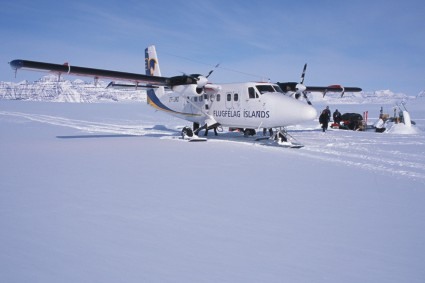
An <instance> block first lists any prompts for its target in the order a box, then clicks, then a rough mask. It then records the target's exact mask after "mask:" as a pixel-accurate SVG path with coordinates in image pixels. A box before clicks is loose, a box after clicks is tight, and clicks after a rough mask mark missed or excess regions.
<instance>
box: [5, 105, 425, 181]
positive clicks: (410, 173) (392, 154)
mask: <svg viewBox="0 0 425 283" xmlns="http://www.w3.org/2000/svg"><path fill="white" fill-rule="evenodd" d="M0 115H3V116H10V117H18V118H24V119H27V120H30V121H35V122H40V123H47V124H51V125H55V126H64V127H70V128H74V129H77V130H80V131H83V132H87V133H109V134H117V135H134V136H157V137H161V138H166V139H168V138H171V139H177V138H178V137H179V136H180V132H179V131H178V130H177V129H178V128H179V126H176V127H174V129H171V128H167V127H166V126H163V125H140V124H137V125H136V124H135V123H136V122H135V121H126V125H123V124H114V123H101V122H94V121H85V120H78V119H69V118H64V117H58V116H50V115H41V114H28V113H22V112H7V111H0ZM290 134H291V135H293V136H296V138H297V139H298V140H299V141H301V142H302V143H303V144H304V145H305V147H304V148H302V149H288V148H281V147H279V146H269V144H268V145H267V146H266V145H263V144H262V143H261V142H255V141H254V140H253V139H252V138H251V139H249V138H248V139H247V138H244V137H242V136H237V135H236V136H235V135H231V134H230V135H229V134H227V133H226V134H223V133H221V134H220V133H219V136H218V137H214V136H213V137H211V135H210V136H209V139H208V140H209V142H215V143H217V142H233V143H234V142H237V143H239V144H241V145H245V146H252V145H253V144H254V145H257V146H259V148H261V149H265V150H275V151H279V152H282V153H284V154H288V153H289V154H296V155H300V156H303V157H307V158H313V159H319V160H322V161H324V162H334V163H340V164H343V165H345V166H348V167H358V168H361V169H364V170H369V171H374V172H379V173H382V174H388V175H397V176H399V177H407V178H412V179H415V180H417V181H421V182H425V161H424V157H423V156H424V155H425V152H412V151H409V150H407V148H408V147H409V146H424V141H423V137H422V136H418V135H407V136H405V135H389V134H376V133H370V132H366V133H364V132H351V131H341V130H338V131H333V130H329V131H328V132H326V133H321V132H320V130H318V129H314V128H313V129H307V130H299V129H297V130H294V131H293V132H291V131H290ZM360 135H363V136H362V137H360V138H359V136H360ZM386 145H390V146H392V147H393V146H394V145H397V146H399V147H400V149H399V150H394V149H392V150H388V149H386ZM257 148H258V147H257Z"/></svg>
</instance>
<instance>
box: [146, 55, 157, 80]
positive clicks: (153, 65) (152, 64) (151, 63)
mask: <svg viewBox="0 0 425 283" xmlns="http://www.w3.org/2000/svg"><path fill="white" fill-rule="evenodd" d="M156 65H157V62H156V60H155V59H153V58H149V61H148V68H149V73H150V75H151V76H153V75H154V74H155V68H156Z"/></svg>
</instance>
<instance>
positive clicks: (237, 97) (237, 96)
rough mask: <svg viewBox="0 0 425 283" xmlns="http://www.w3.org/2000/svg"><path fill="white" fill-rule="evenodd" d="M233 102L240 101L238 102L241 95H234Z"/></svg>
mask: <svg viewBox="0 0 425 283" xmlns="http://www.w3.org/2000/svg"><path fill="white" fill-rule="evenodd" d="M233 100H234V101H238V100H239V95H238V94H237V93H235V94H234V95H233Z"/></svg>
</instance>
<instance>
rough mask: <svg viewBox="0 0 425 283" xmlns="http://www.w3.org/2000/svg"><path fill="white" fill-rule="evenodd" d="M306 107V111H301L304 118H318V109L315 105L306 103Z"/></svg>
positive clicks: (308, 119) (309, 119) (307, 119)
mask: <svg viewBox="0 0 425 283" xmlns="http://www.w3.org/2000/svg"><path fill="white" fill-rule="evenodd" d="M304 106H305V109H304V111H301V113H302V118H303V119H304V120H306V121H311V120H314V119H316V117H317V111H316V109H315V108H314V107H313V106H310V105H304Z"/></svg>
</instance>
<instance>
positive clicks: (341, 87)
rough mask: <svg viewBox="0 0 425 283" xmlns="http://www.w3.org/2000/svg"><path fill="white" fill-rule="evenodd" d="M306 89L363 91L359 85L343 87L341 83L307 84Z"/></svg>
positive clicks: (317, 90) (318, 90)
mask: <svg viewBox="0 0 425 283" xmlns="http://www.w3.org/2000/svg"><path fill="white" fill-rule="evenodd" d="M306 91H310V92H312V91H316V92H360V91H362V89H361V88H359V87H343V86H340V85H330V86H307V87H306Z"/></svg>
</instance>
